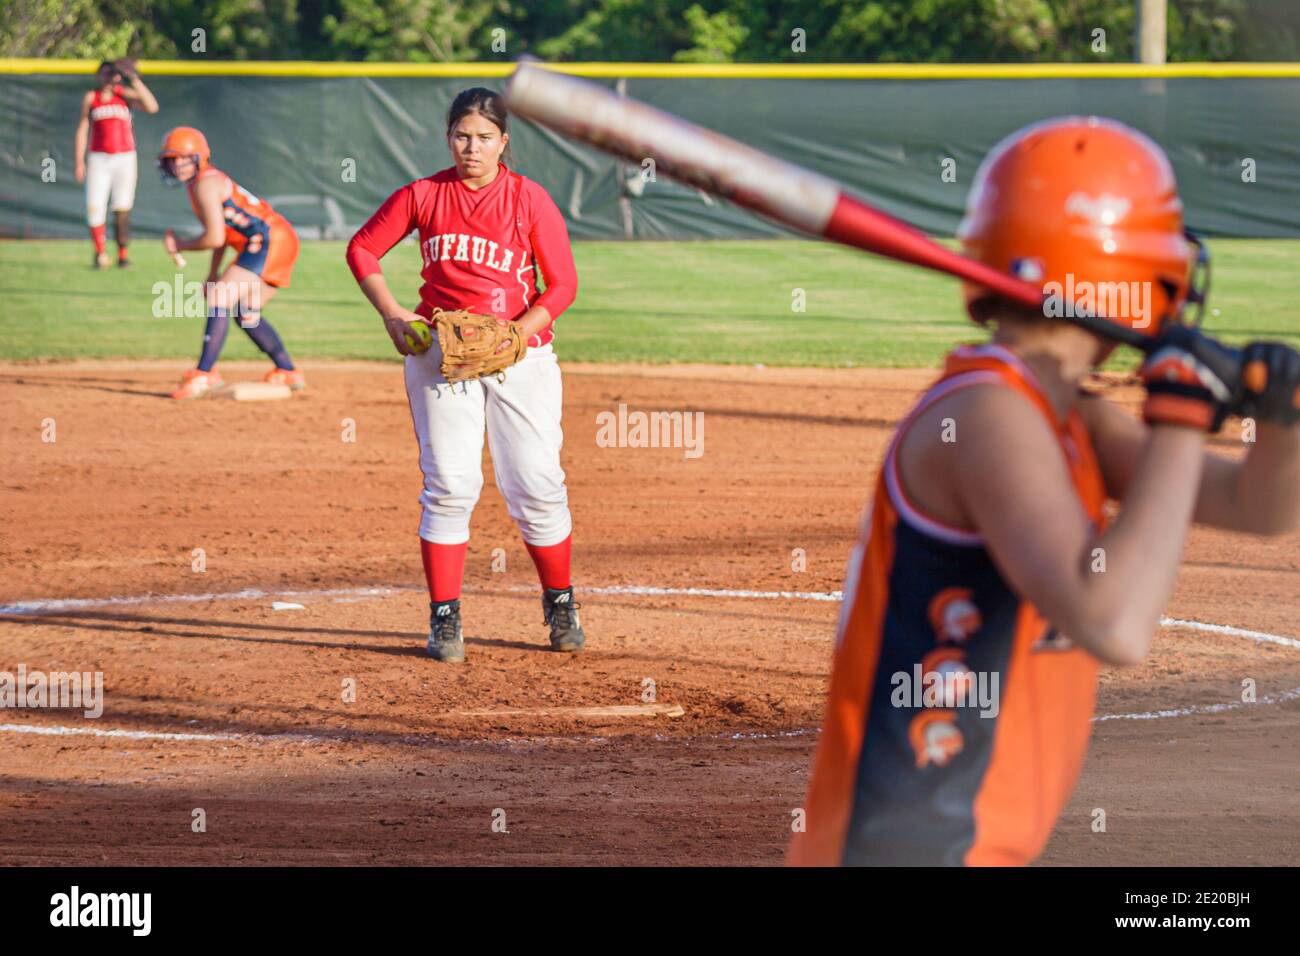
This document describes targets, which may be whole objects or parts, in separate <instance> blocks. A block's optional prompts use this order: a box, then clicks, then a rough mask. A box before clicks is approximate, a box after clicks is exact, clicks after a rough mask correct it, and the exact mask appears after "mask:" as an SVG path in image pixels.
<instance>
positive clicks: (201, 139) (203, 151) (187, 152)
mask: <svg viewBox="0 0 1300 956" xmlns="http://www.w3.org/2000/svg"><path fill="white" fill-rule="evenodd" d="M183 157H184V158H189V159H192V160H194V162H195V164H196V165H197V166H198V168H199V169H202V168H203V167H205V166H207V165H208V161H209V160H210V159H211V158H212V150H211V149H209V148H208V140H207V137H205V136H204V135H203V134H202V133H200V132H199V131H198V130H196V129H195V128H194V127H193V126H177V127H176V128H175V129H173V130H169V131H168V132H167V135H166V136H164V137H163V141H162V149H161V150H159V152H158V171H159V172H160V173H162V178H163V181H164V182H166V183H167V184H168V185H171V186H175V185H179V184H180V180H179V179H177V178H176V176H175V175H174V174H173V173H172V163H173V162H174V161H175V160H177V159H180V158H183Z"/></svg>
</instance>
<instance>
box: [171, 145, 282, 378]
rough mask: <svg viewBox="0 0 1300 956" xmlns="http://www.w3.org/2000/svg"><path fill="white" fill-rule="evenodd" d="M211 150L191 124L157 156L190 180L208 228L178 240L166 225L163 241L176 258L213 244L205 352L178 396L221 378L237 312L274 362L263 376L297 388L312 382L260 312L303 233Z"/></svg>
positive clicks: (176, 176) (174, 180) (179, 179)
mask: <svg viewBox="0 0 1300 956" xmlns="http://www.w3.org/2000/svg"><path fill="white" fill-rule="evenodd" d="M211 156H212V153H211V150H210V149H209V148H208V141H207V139H206V138H204V136H203V134H202V133H200V132H199V131H198V130H196V129H193V128H191V127H189V126H178V127H177V128H176V129H173V130H172V131H171V132H169V133H168V134H167V135H166V136H164V137H163V145H162V151H161V152H160V153H159V154H158V169H159V171H160V172H161V173H162V177H163V181H164V182H166V183H167V184H168V185H179V184H182V183H183V184H184V185H185V187H186V190H187V191H188V193H189V197H190V205H191V206H192V207H193V208H194V215H196V216H198V218H199V222H200V224H202V226H203V231H202V232H201V233H199V235H197V236H195V237H194V238H192V239H177V238H176V234H175V232H173V231H172V230H171V229H168V230H167V233H166V235H165V236H164V237H163V245H164V247H165V248H166V249H167V252H168V254H170V255H171V256H173V257H175V256H176V254H177V253H178V252H182V251H188V250H191V249H211V250H212V265H211V267H210V268H209V269H208V280H207V286H206V292H207V294H206V299H207V310H208V319H207V328H206V329H205V330H204V333H203V350H202V352H201V353H200V354H199V364H198V366H197V367H196V368H194V369H192V370H191V371H189V372H186V373H185V376H184V378H182V379H181V384H180V388H178V389H177V390H176V391H175V392H173V393H172V398H176V399H189V398H198V397H200V396H202V395H205V394H207V393H208V392H210V391H212V389H214V388H216V387H217V386H219V385H220V384H221V375H220V373H218V372H217V370H216V364H217V359H218V358H219V357H220V355H221V349H222V346H224V345H225V343H226V333H227V332H228V331H229V330H230V319H231V318H232V317H238V319H239V325H240V327H241V328H242V329H243V330H244V331H245V332H247V333H248V337H249V338H250V339H252V340H253V343H254V344H255V345H256V346H257V347H258V348H259V349H261V350H262V351H263V352H265V353H266V355H267V356H268V357H269V358H270V359H271V361H272V362H274V363H275V368H273V369H272V370H271V371H269V372H267V374H266V376H265V379H264V381H267V382H272V383H277V384H283V385H288V386H289V387H290V388H291V389H293V390H295V391H298V390H300V389H303V388H305V387H306V384H307V383H306V381H305V379H304V378H303V374H302V372H301V371H299V370H297V369H296V368H295V367H294V364H293V360H292V359H290V358H289V352H288V350H287V349H286V348H285V347H284V343H283V342H282V341H281V340H280V336H279V335H278V334H277V333H276V331H275V328H274V327H273V326H272V325H271V323H270V322H268V321H267V320H266V318H265V317H264V316H263V315H262V309H263V308H265V306H266V304H267V303H268V302H269V301H271V299H272V298H273V297H274V296H275V293H276V291H277V290H279V289H287V288H288V287H289V278H290V275H291V273H292V272H293V266H294V263H295V262H296V261H297V258H298V234H297V233H296V232H294V230H293V226H291V225H290V224H289V220H287V219H285V218H284V217H283V216H282V215H280V214H279V213H278V212H276V211H275V210H274V209H272V208H271V206H270V204H269V203H267V202H266V201H265V200H262V199H259V198H258V197H257V196H254V195H253V194H252V193H250V192H248V191H247V190H245V189H244V188H243V187H241V186H239V185H238V184H237V183H235V181H234V180H232V179H231V178H230V177H229V176H227V175H226V174H225V173H223V172H222V171H221V170H219V169H217V168H216V167H215V166H213V165H212V164H211ZM227 248H231V249H234V250H235V252H236V257H235V261H234V262H232V263H231V264H230V265H229V266H227V267H226V269H225V271H224V272H223V271H222V269H221V262H222V259H223V258H224V257H225V254H226V249H227Z"/></svg>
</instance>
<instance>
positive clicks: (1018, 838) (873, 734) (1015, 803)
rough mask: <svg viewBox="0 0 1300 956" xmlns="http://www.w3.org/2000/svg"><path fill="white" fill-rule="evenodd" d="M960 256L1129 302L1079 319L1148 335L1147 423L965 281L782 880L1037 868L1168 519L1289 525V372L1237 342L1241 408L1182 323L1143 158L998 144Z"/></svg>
mask: <svg viewBox="0 0 1300 956" xmlns="http://www.w3.org/2000/svg"><path fill="white" fill-rule="evenodd" d="M960 236H961V238H962V240H963V243H964V246H965V248H966V251H967V252H968V253H969V254H970V255H972V256H973V257H974V258H976V259H978V260H980V261H981V262H984V263H986V264H987V265H990V266H992V267H994V268H996V269H999V270H1002V271H1006V272H1009V273H1012V274H1014V275H1018V276H1019V277H1020V278H1022V279H1025V280H1028V281H1031V282H1034V283H1042V284H1043V285H1044V288H1045V289H1047V290H1051V289H1053V288H1055V289H1057V290H1060V289H1071V290H1075V291H1074V292H1071V293H1067V297H1068V298H1067V302H1066V304H1070V305H1073V304H1074V303H1075V302H1076V299H1075V296H1076V295H1077V296H1081V297H1082V296H1085V295H1086V294H1088V293H1089V291H1091V292H1092V293H1100V292H1102V291H1107V292H1108V293H1113V292H1119V291H1122V292H1123V296H1122V297H1120V296H1119V295H1113V296H1110V298H1109V301H1108V302H1107V305H1106V307H1105V308H1104V309H1098V311H1102V312H1103V314H1104V315H1105V316H1106V318H1107V319H1108V320H1109V321H1110V322H1113V323H1115V324H1116V325H1123V326H1127V327H1129V328H1132V329H1135V330H1138V331H1139V332H1141V333H1142V334H1143V335H1146V336H1150V337H1151V339H1152V340H1153V342H1152V346H1153V348H1152V349H1151V350H1150V352H1149V354H1148V358H1147V360H1146V362H1145V363H1144V364H1143V366H1142V370H1141V378H1142V382H1143V384H1144V385H1145V387H1146V401H1145V404H1144V406H1143V419H1144V420H1143V421H1137V420H1135V419H1133V418H1131V417H1129V416H1128V415H1127V414H1125V413H1124V412H1123V411H1122V410H1121V409H1119V408H1117V407H1115V406H1114V405H1112V404H1110V403H1108V402H1106V401H1105V400H1103V399H1102V398H1100V397H1096V396H1091V395H1088V394H1085V393H1084V392H1083V391H1081V390H1080V385H1081V383H1082V382H1083V380H1084V379H1085V378H1086V377H1087V376H1088V375H1089V373H1090V372H1091V371H1092V370H1093V369H1094V368H1095V367H1096V366H1097V365H1099V364H1100V363H1101V362H1102V361H1104V360H1105V359H1106V357H1107V356H1108V355H1109V354H1110V352H1111V351H1112V349H1113V348H1114V345H1113V343H1112V342H1111V341H1109V340H1108V339H1107V338H1106V337H1104V336H1103V335H1098V334H1095V333H1094V332H1092V331H1089V330H1085V329H1083V328H1081V327H1079V326H1078V325H1076V324H1071V323H1068V322H1066V321H1064V320H1063V319H1062V318H1061V317H1059V316H1060V314H1061V313H1060V312H1059V311H1058V312H1055V313H1053V311H1052V309H1050V308H1045V309H1043V310H1040V311H1030V312H1027V311H1024V310H1023V309H1021V308H1019V307H1016V306H1013V305H1011V304H1008V303H1007V302H1005V301H1002V300H1000V299H998V298H996V297H994V296H992V295H990V294H989V293H988V292H987V290H983V289H980V288H973V287H968V288H967V305H968V310H969V312H970V315H971V317H972V318H973V319H975V320H976V321H977V322H979V323H981V324H987V325H989V326H991V328H992V337H991V341H988V342H986V343H983V344H979V345H968V346H963V347H960V348H958V349H957V350H956V351H954V352H953V353H952V354H950V355H949V356H948V360H947V364H946V366H945V368H944V371H943V374H942V375H941V376H940V378H939V380H938V381H937V382H936V383H935V384H934V385H933V386H932V387H931V388H930V389H929V391H927V392H926V393H925V394H924V395H922V396H921V398H920V400H919V402H918V403H917V404H916V406H915V407H914V408H913V410H912V412H911V413H910V414H909V415H908V416H907V417H906V419H904V421H903V423H902V424H901V425H900V426H899V427H898V430H897V432H896V433H895V434H894V437H893V441H892V443H891V444H890V446H889V449H888V451H887V453H886V456H885V460H884V463H883V465H882V469H881V475H880V477H879V479H878V481H877V484H876V490H875V495H874V498H873V500H872V503H871V508H870V512H869V514H868V516H867V518H866V520H865V522H864V526H863V530H862V534H861V537H860V540H859V542H858V545H857V547H856V549H855V551H854V556H853V558H852V560H851V562H850V565H849V571H848V576H847V580H846V582H845V588H844V604H843V608H842V612H841V618H840V624H839V633H838V638H837V642H836V651H835V660H834V665H833V669H832V673H831V684H830V694H829V699H828V701H827V705H826V715H825V718H824V722H823V728H822V734H821V738H820V740H819V742H818V747H817V754H816V757H815V760H814V763H813V770H812V779H811V781H810V784H809V791H808V796H807V801H806V804H805V809H806V829H805V831H804V832H802V833H799V834H796V836H795V838H794V842H793V843H792V845H791V848H790V860H791V862H792V863H795V864H803V865H816V864H821V865H839V864H886V865H931V866H933V865H961V864H966V865H1010V864H1025V863H1029V862H1031V861H1032V860H1033V859H1035V858H1036V857H1037V856H1038V855H1039V854H1040V853H1041V852H1042V850H1043V847H1044V845H1045V844H1046V842H1047V839H1048V837H1049V836H1050V835H1051V832H1052V828H1053V826H1054V825H1055V823H1056V820H1057V817H1058V816H1059V815H1060V813H1061V810H1062V808H1063V807H1064V806H1065V804H1066V802H1067V801H1068V799H1069V797H1070V793H1071V791H1072V790H1073V788H1074V785H1075V782H1076V781H1077V779H1078V776H1079V770H1080V768H1081V766H1082V764H1083V760H1084V755H1085V752H1086V750H1087V746H1088V736H1089V732H1090V727H1091V719H1092V716H1093V709H1094V704H1095V696H1096V687H1097V672H1098V669H1099V667H1100V665H1101V664H1102V663H1108V664H1134V663H1137V662H1138V661H1140V660H1142V658H1143V657H1144V656H1145V655H1146V653H1147V649H1148V647H1149V645H1150V642H1151V636H1152V634H1153V633H1154V632H1155V630H1156V628H1157V627H1158V626H1159V620H1160V615H1161V612H1162V611H1163V609H1164V607H1165V605H1166V602H1167V601H1168V600H1169V596H1170V594H1171V593H1172V591H1173V588H1174V581H1175V578H1176V577H1177V574H1178V566H1179V562H1180V558H1181V554H1182V550H1183V542H1184V540H1185V538H1186V536H1187V529H1188V526H1189V525H1190V524H1191V523H1192V522H1193V521H1195V522H1199V523H1202V524H1206V525H1210V526H1212V527H1216V528H1224V529H1227V530H1230V531H1240V532H1248V533H1254V534H1283V533H1287V532H1290V531H1294V530H1295V529H1297V528H1300V427H1298V426H1297V421H1298V419H1300V415H1298V414H1297V408H1296V406H1297V400H1298V399H1300V394H1297V389H1298V388H1300V355H1297V353H1296V352H1295V351H1294V350H1293V349H1291V348H1289V347H1287V346H1286V345H1283V344H1279V343H1267V342H1257V343H1253V344H1251V345H1249V346H1247V347H1246V349H1245V355H1244V358H1245V363H1244V367H1245V368H1246V369H1247V370H1248V371H1251V370H1253V372H1252V374H1248V375H1245V376H1243V381H1244V382H1245V383H1246V384H1245V386H1244V387H1243V388H1241V389H1229V388H1227V387H1226V385H1225V383H1224V382H1222V381H1221V380H1219V379H1218V378H1217V377H1216V376H1215V375H1214V373H1213V372H1211V371H1210V370H1209V369H1208V368H1207V367H1206V366H1205V365H1204V364H1203V363H1202V362H1201V361H1199V360H1198V359H1197V357H1196V356H1197V353H1198V351H1202V350H1203V348H1204V338H1205V337H1204V336H1203V335H1202V333H1200V332H1198V331H1197V330H1196V329H1195V328H1193V327H1191V326H1189V325H1185V324H1183V314H1184V309H1185V306H1186V304H1187V303H1188V302H1189V300H1190V301H1192V302H1198V301H1200V302H1201V303H1202V304H1203V291H1204V288H1203V284H1202V283H1201V282H1200V281H1199V279H1200V275H1201V270H1200V269H1198V268H1197V267H1198V265H1199V264H1200V263H1201V262H1202V260H1203V253H1202V251H1201V247H1200V245H1199V243H1198V242H1196V241H1195V240H1194V239H1193V238H1192V237H1190V236H1188V235H1187V234H1185V232H1184V230H1183V217H1182V204H1181V202H1180V201H1179V198H1178V194H1177V191H1176V187H1175V183H1174V175H1173V170H1172V169H1171V167H1170V165H1169V162H1168V160H1167V159H1166V157H1165V155H1164V153H1163V152H1162V151H1161V150H1160V148H1159V147H1158V146H1157V145H1156V144H1155V143H1153V142H1151V140H1149V139H1147V138H1146V137H1145V136H1143V135H1142V134H1141V133H1138V132H1137V131H1135V130H1132V129H1130V128H1128V127H1126V126H1122V125H1120V124H1118V123H1113V122H1108V121H1106V120H1100V119H1096V118H1086V119H1085V118H1069V119H1058V120H1052V121H1048V122H1046V123H1044V124H1041V125H1038V126H1033V127H1030V128H1028V129H1025V130H1022V131H1020V132H1019V133H1016V134H1013V135H1012V136H1011V137H1009V138H1008V139H1007V140H1005V141H1004V142H1003V143H1002V144H1001V145H1000V146H999V147H997V148H996V149H995V150H994V152H993V153H992V154H990V156H989V158H988V159H986V160H985V163H984V165H983V166H982V167H981V168H980V171H979V172H978V173H977V175H976V177H975V183H974V185H973V187H972V190H971V197H970V201H969V204H968V207H967V215H966V219H965V221H964V222H963V224H962V229H961V232H960ZM1077 301H1079V302H1082V301H1083V300H1082V298H1080V299H1079V300H1077ZM1058 304H1059V300H1058ZM1094 304H1096V303H1094ZM1084 305H1086V303H1084ZM1229 414H1235V415H1240V416H1243V417H1246V416H1249V417H1252V418H1253V419H1254V420H1255V423H1256V424H1257V428H1258V434H1257V440H1256V441H1255V443H1254V444H1252V445H1250V446H1249V452H1248V453H1247V455H1246V456H1245V458H1244V459H1242V460H1240V461H1238V460H1229V459H1226V458H1223V457H1219V456H1217V455H1212V454H1209V453H1207V451H1206V449H1205V447H1204V446H1205V437H1206V435H1207V433H1211V432H1214V431H1217V430H1218V428H1219V426H1220V424H1221V422H1222V421H1223V419H1224V418H1225V417H1226V416H1227V415H1229ZM1108 499H1110V500H1114V501H1118V502H1122V508H1121V510H1120V511H1119V513H1118V517H1116V518H1115V519H1114V520H1112V521H1109V522H1108V521H1107V513H1106V510H1105V506H1106V502H1107V500H1108ZM1084 825H1086V824H1084Z"/></svg>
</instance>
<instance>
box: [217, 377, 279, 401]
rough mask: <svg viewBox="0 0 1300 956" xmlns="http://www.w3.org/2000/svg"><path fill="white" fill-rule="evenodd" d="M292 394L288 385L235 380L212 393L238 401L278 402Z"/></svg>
mask: <svg viewBox="0 0 1300 956" xmlns="http://www.w3.org/2000/svg"><path fill="white" fill-rule="evenodd" d="M292 395H293V392H292V391H291V390H290V388H289V386H288V385H278V384H276V383H274V382H235V383H234V384H232V385H227V386H225V387H224V388H220V389H218V390H217V391H215V392H213V393H212V397H213V398H233V399H234V400H235V401H237V402H277V401H283V400H284V399H287V398H290V397H291V396H292Z"/></svg>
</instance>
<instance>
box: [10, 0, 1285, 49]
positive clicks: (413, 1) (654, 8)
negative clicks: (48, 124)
mask: <svg viewBox="0 0 1300 956" xmlns="http://www.w3.org/2000/svg"><path fill="white" fill-rule="evenodd" d="M1134 29H1135V0H829V2H828V0H715V2H700V0H5V2H4V3H2V4H0V56H29V57H74V58H88V59H102V58H116V57H120V56H124V55H128V54H129V55H133V56H138V57H143V58H146V59H194V58H204V57H208V58H213V59H221V60H238V59H268V60H277V59H306V60H349V61H358V60H371V61H381V60H399V61H412V62H456V61H474V60H513V59H515V58H517V57H518V56H519V55H520V54H521V53H531V54H533V55H535V56H541V57H544V58H546V59H551V60H612V61H651V62H678V63H683V62H684V63H729V62H737V63H773V62H776V63H963V62H966V63H972V62H1002V63H1006V62H1042V61H1048V62H1061V61H1065V62H1126V61H1131V60H1133V59H1134ZM1168 51H1169V52H1168V58H1169V60H1170V61H1201V60H1296V59H1300V0H1170V3H1169V18H1168Z"/></svg>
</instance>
